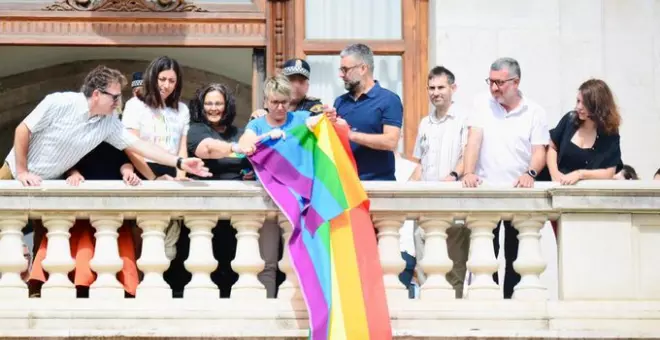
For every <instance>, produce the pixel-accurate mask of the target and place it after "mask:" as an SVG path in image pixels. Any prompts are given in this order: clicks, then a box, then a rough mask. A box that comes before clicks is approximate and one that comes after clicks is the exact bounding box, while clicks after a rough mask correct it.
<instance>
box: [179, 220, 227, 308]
mask: <svg viewBox="0 0 660 340" xmlns="http://www.w3.org/2000/svg"><path fill="white" fill-rule="evenodd" d="M217 223H218V215H210V214H203V215H202V214H192V215H187V216H186V217H185V224H186V226H187V227H188V229H190V252H189V254H188V259H187V260H186V261H185V262H184V266H185V267H186V269H187V270H188V271H189V272H190V274H192V279H191V280H190V282H189V283H188V284H187V285H186V287H185V288H184V290H183V297H184V298H185V299H189V298H193V299H209V300H213V299H218V298H220V291H219V289H218V286H216V284H215V283H213V281H212V280H211V273H212V272H213V271H214V270H215V269H216V268H217V267H218V261H217V260H216V259H215V257H213V232H212V230H213V228H215V226H216V225H217Z"/></svg>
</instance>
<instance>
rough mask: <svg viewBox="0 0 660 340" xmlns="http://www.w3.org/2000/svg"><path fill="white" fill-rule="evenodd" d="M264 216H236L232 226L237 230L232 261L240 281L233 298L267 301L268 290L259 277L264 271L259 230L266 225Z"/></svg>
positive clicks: (233, 290)
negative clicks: (234, 253)
mask: <svg viewBox="0 0 660 340" xmlns="http://www.w3.org/2000/svg"><path fill="white" fill-rule="evenodd" d="M264 220H265V215H264V214H236V215H233V216H232V217H231V225H232V226H233V227H234V228H235V229H236V231H237V234H236V239H237V243H236V257H234V260H233V261H231V267H232V269H233V270H234V271H235V272H236V273H237V274H238V281H236V283H235V284H234V286H233V287H232V289H231V298H232V299H234V298H236V297H238V298H247V299H262V298H263V299H265V298H266V289H265V288H264V286H263V285H262V284H261V282H260V281H259V279H258V278H257V275H258V274H259V273H260V272H261V271H262V270H263V269H264V261H263V260H262V259H261V256H260V252H259V228H261V227H262V226H263V224H264Z"/></svg>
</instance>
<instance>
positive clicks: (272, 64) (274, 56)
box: [266, 0, 295, 75]
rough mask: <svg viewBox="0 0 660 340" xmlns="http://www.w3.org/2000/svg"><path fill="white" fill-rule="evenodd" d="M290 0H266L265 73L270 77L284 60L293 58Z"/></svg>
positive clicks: (291, 4) (291, 2)
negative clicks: (266, 38)
mask: <svg viewBox="0 0 660 340" xmlns="http://www.w3.org/2000/svg"><path fill="white" fill-rule="evenodd" d="M292 6H293V1H292V0H268V8H267V11H266V20H267V26H268V32H269V35H268V37H269V38H268V45H267V46H266V50H267V51H268V54H267V61H266V63H267V73H268V74H269V75H272V74H274V73H276V72H277V71H278V70H280V69H281V68H282V64H283V63H284V61H285V58H291V57H293V53H294V52H295V51H294V46H293V42H294V41H293V35H292V33H293V32H292V25H293V24H294V20H293V19H294V18H293V7H292Z"/></svg>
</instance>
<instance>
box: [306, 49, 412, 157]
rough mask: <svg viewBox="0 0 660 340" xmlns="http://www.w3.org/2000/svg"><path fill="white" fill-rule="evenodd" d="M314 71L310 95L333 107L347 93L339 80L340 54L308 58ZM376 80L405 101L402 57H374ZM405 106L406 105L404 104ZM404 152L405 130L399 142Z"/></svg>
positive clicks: (311, 76) (310, 84) (311, 78)
mask: <svg viewBox="0 0 660 340" xmlns="http://www.w3.org/2000/svg"><path fill="white" fill-rule="evenodd" d="M307 62H308V63H309V66H310V68H311V70H312V72H311V75H310V80H309V92H308V93H309V95H310V96H313V97H318V98H321V101H323V103H324V104H328V105H332V104H334V102H335V98H337V97H338V96H340V95H342V94H344V93H346V90H345V89H344V83H343V82H342V80H341V79H340V78H339V54H337V55H322V56H308V57H307ZM374 78H375V79H376V80H378V82H380V85H381V86H382V87H384V88H386V89H388V90H390V91H393V92H394V93H396V94H398V95H399V97H401V101H403V59H402V58H401V56H374ZM404 105H405V103H404ZM399 152H403V130H402V133H401V140H400V142H399Z"/></svg>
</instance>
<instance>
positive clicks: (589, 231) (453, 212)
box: [0, 181, 660, 339]
mask: <svg viewBox="0 0 660 340" xmlns="http://www.w3.org/2000/svg"><path fill="white" fill-rule="evenodd" d="M365 188H366V190H367V192H368V194H369V197H370V199H371V203H372V204H371V212H372V214H373V220H374V225H375V227H376V229H377V233H378V243H379V252H380V260H381V264H382V267H383V272H384V278H383V280H384V282H385V287H386V292H387V298H388V303H389V308H390V314H391V318H392V327H393V330H394V333H395V335H396V337H397V338H401V339H413V338H415V339H416V338H420V339H421V338H423V339H434V338H442V339H445V338H454V337H463V336H476V337H478V336H485V337H500V338H512V337H518V338H528V337H531V338H599V339H600V338H606V337H610V336H619V337H628V338H645V337H659V336H660V264H659V263H660V184H657V183H655V182H646V181H592V182H583V183H580V184H579V185H577V186H573V187H563V186H556V185H554V184H551V183H547V184H544V183H538V184H537V187H536V188H533V189H527V190H524V189H512V188H506V187H503V186H499V187H497V186H491V187H486V186H484V187H481V188H477V189H463V188H461V187H460V184H459V183H405V184H401V183H383V182H372V183H365ZM267 218H270V219H272V218H278V220H279V225H280V226H281V227H282V229H283V231H284V237H285V239H286V238H287V237H288V236H289V235H290V232H291V225H290V224H289V223H288V222H287V221H285V220H284V219H283V218H282V216H281V215H279V214H278V210H277V208H276V207H275V206H274V205H273V203H272V202H271V200H270V199H269V198H268V197H267V196H266V194H265V192H264V191H263V190H262V189H261V187H260V186H259V185H258V184H252V183H243V182H203V181H199V182H189V183H180V182H147V183H144V184H142V185H141V186H139V187H127V186H125V185H124V184H122V183H120V182H110V181H108V182H85V183H83V184H82V185H81V186H80V187H77V188H75V187H70V186H68V185H67V184H65V183H64V182H63V181H46V182H44V183H43V185H42V186H41V187H38V188H23V187H21V186H20V184H19V183H18V182H15V181H5V182H1V183H0V230H1V232H0V272H1V273H2V277H1V278H0V336H3V337H69V336H73V337H81V338H87V337H95V336H108V337H164V338H176V337H191V336H192V337H204V336H213V337H219V338H232V339H233V338H241V339H250V338H254V339H261V338H295V339H298V338H300V339H304V338H306V336H307V327H308V322H307V319H306V308H305V305H304V303H303V301H302V300H301V298H300V296H301V295H300V293H299V291H298V286H297V283H296V281H295V279H292V278H293V277H294V276H295V275H293V274H292V269H291V266H290V264H289V260H288V256H287V254H286V252H285V254H284V257H283V259H282V261H280V269H281V270H282V271H283V272H285V273H286V274H287V280H286V281H285V283H284V284H283V285H282V286H281V287H280V291H279V295H278V298H277V299H266V293H265V289H264V288H263V287H262V286H261V285H260V284H258V283H259V281H258V280H257V277H256V276H257V274H258V273H259V272H260V271H261V269H262V268H263V265H264V263H263V260H262V259H261V257H260V255H259V247H258V237H259V234H258V233H257V231H258V230H259V228H260V227H261V226H262V224H263V222H264V220H265V219H267ZM28 219H41V220H42V222H43V225H44V226H45V228H46V229H47V236H48V242H49V244H48V250H47V254H46V259H45V260H44V262H43V264H44V268H45V269H46V270H47V271H48V273H49V278H48V280H47V282H46V283H45V284H44V285H43V287H42V290H41V297H40V298H28V290H27V286H26V284H25V283H24V282H23V280H22V279H21V276H20V273H21V272H23V271H24V270H25V269H26V267H27V261H26V259H25V258H24V256H23V251H22V237H23V236H22V232H21V229H22V228H23V227H24V226H25V224H26V222H27V220H28ZM76 219H89V220H90V222H91V224H92V226H94V228H95V229H96V233H95V236H96V248H95V254H94V259H93V261H92V262H93V263H92V269H93V270H94V271H95V272H96V273H97V280H96V282H95V283H94V284H93V285H92V286H91V287H90V293H89V298H85V299H83V298H76V297H75V287H74V286H73V283H72V282H71V281H70V280H69V278H68V276H67V274H68V272H69V271H70V270H72V269H73V261H72V259H71V257H70V252H69V233H68V230H69V228H71V226H72V225H73V223H74V221H75V220H76ZM125 219H131V220H136V222H137V225H138V226H140V227H141V228H142V229H143V234H142V240H143V245H142V254H141V257H140V258H139V260H138V262H137V263H138V267H139V268H140V270H141V271H142V272H143V273H144V278H143V280H142V281H141V282H140V285H139V286H138V290H137V295H136V297H135V298H134V299H129V298H124V293H123V288H122V287H121V285H120V284H119V282H118V281H117V279H116V277H115V275H116V272H117V271H118V270H119V268H120V263H121V261H120V258H119V255H118V247H117V241H116V239H117V228H118V227H119V226H120V225H121V224H122V221H123V220H125ZM171 219H182V220H183V221H184V223H185V225H186V227H187V228H189V229H190V230H191V234H190V237H191V251H190V253H189V254H188V259H187V263H188V264H187V265H186V266H187V268H188V270H189V271H191V274H192V276H193V279H192V280H191V281H190V283H189V284H188V285H187V286H186V287H185V291H184V295H183V298H177V299H174V298H172V292H171V290H170V287H169V286H168V285H167V283H166V282H165V280H164V279H163V272H164V271H165V270H166V269H167V268H168V266H169V260H168V259H167V257H166V256H165V250H164V246H163V244H164V241H163V240H164V229H165V227H166V226H167V225H168V223H169V221H170V220H171ZM218 219H225V220H231V223H232V226H233V227H234V228H235V229H236V231H237V240H238V241H237V251H236V257H235V259H234V260H233V261H232V269H233V270H234V271H235V272H236V273H237V274H238V275H239V280H238V282H236V284H235V285H234V286H233V287H232V292H231V298H226V299H224V298H223V299H221V298H219V293H218V288H217V287H216V286H215V284H213V282H212V281H211V279H210V273H211V272H213V271H214V270H215V268H216V261H215V259H214V258H213V252H212V234H211V233H210V231H211V229H212V228H214V227H215V225H216V222H217V220H218ZM406 219H414V220H417V222H418V225H419V227H420V228H422V229H423V230H424V231H425V234H426V242H425V256H424V259H423V261H422V262H421V266H422V268H423V269H424V271H425V273H426V275H427V280H426V282H425V284H424V285H422V286H421V291H420V298H419V299H408V298H407V291H406V289H405V287H404V286H403V285H402V284H401V283H400V282H399V280H398V278H397V275H398V274H399V273H400V272H401V271H402V269H403V268H404V262H403V260H402V259H401V257H400V255H399V228H400V227H401V225H402V223H403V221H404V220H406ZM502 219H505V220H511V221H513V225H514V227H515V228H517V229H518V230H519V231H520V234H519V236H518V237H519V240H520V246H519V254H518V258H517V260H516V262H515V269H516V271H517V272H518V273H519V274H520V275H521V276H522V280H521V281H520V283H519V284H518V286H517V287H516V291H515V294H514V297H513V298H512V299H511V300H504V299H502V294H501V292H500V289H499V287H498V285H497V284H496V283H495V282H494V281H493V280H492V274H493V273H494V272H495V271H496V270H497V269H498V261H496V258H495V256H494V253H493V245H492V238H493V234H492V230H493V229H494V228H495V227H496V226H497V224H498V222H499V221H500V220H502ZM548 219H552V220H556V219H558V220H559V237H558V242H557V243H558V263H557V268H558V274H559V275H558V276H559V279H558V292H559V293H558V299H554V298H553V299H549V298H548V293H547V291H548V290H547V287H545V286H544V284H543V281H542V280H541V279H540V275H541V273H542V272H543V271H544V270H545V268H546V266H547V264H548V263H547V260H546V258H545V257H544V256H542V252H541V243H540V230H541V228H542V227H543V226H544V224H545V223H546V221H547V220H548ZM459 220H460V221H465V227H467V228H470V229H471V231H472V234H471V241H470V254H469V261H468V269H469V270H470V272H471V273H472V282H471V284H470V285H469V286H468V288H467V296H466V297H465V298H464V299H460V300H457V299H454V292H453V289H452V288H451V286H450V285H449V284H448V283H447V282H446V280H445V273H446V272H447V271H448V270H449V269H450V268H451V261H450V260H449V257H448V255H447V247H446V230H447V228H449V227H450V226H452V225H454V223H456V221H459Z"/></svg>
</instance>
